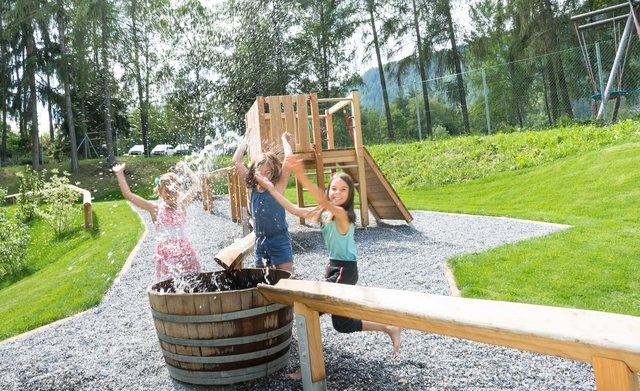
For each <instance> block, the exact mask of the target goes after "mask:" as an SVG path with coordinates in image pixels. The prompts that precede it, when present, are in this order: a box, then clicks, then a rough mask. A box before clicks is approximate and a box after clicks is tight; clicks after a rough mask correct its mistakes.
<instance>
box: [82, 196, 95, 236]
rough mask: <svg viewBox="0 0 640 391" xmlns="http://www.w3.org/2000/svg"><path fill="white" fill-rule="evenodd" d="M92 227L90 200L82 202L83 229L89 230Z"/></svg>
mask: <svg viewBox="0 0 640 391" xmlns="http://www.w3.org/2000/svg"><path fill="white" fill-rule="evenodd" d="M92 229H93V207H92V206H91V202H85V203H84V230H85V231H91V230H92Z"/></svg>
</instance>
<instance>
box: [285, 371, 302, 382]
mask: <svg viewBox="0 0 640 391" xmlns="http://www.w3.org/2000/svg"><path fill="white" fill-rule="evenodd" d="M287 377H288V378H289V379H291V380H302V371H300V368H298V369H296V371H295V372H293V373H287Z"/></svg>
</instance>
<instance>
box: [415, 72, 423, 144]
mask: <svg viewBox="0 0 640 391" xmlns="http://www.w3.org/2000/svg"><path fill="white" fill-rule="evenodd" d="M413 97H414V98H415V99H416V116H417V117H418V139H419V140H420V141H422V123H421V122H420V108H419V107H418V89H417V88H416V80H415V79H413Z"/></svg>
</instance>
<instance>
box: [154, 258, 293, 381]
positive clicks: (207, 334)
mask: <svg viewBox="0 0 640 391" xmlns="http://www.w3.org/2000/svg"><path fill="white" fill-rule="evenodd" d="M265 270H267V269H241V270H238V271H235V272H234V273H236V277H237V278H239V280H240V281H242V282H243V285H242V286H241V288H244V289H235V287H233V286H231V287H228V286H226V287H223V288H222V289H231V290H222V291H221V290H220V289H221V288H220V287H217V286H215V285H216V284H218V285H220V281H221V280H226V276H225V273H227V272H226V271H220V272H209V273H201V274H199V275H198V276H197V278H198V284H196V285H198V286H199V288H197V289H191V293H184V292H182V293H181V292H175V289H174V288H173V281H172V280H166V281H161V282H159V283H156V284H154V285H151V286H150V287H149V289H148V290H147V295H148V297H149V304H150V305H151V313H152V315H153V321H154V324H155V328H156V333H157V334H158V339H159V340H160V347H161V349H162V354H163V355H164V359H165V362H166V364H167V368H168V370H169V373H170V375H171V376H172V377H173V378H175V379H177V380H180V381H182V382H185V383H191V384H206V385H229V384H234V383H240V382H244V381H249V380H254V379H257V378H260V377H264V376H267V375H269V374H271V373H273V372H275V371H277V370H279V369H282V368H284V367H286V366H287V364H288V362H289V346H290V344H291V328H292V325H293V311H292V308H291V307H289V306H285V305H282V304H274V303H271V302H269V301H267V300H266V299H265V298H264V297H263V296H262V295H261V294H260V293H258V290H257V289H256V288H255V286H257V283H258V282H262V283H268V284H275V283H276V282H277V281H278V280H279V279H281V278H288V277H289V273H288V272H286V271H283V270H268V273H267V275H266V276H265ZM221 276H222V277H225V278H222V279H221V278H220V277H221ZM247 281H249V282H248V284H247ZM227 282H228V281H227ZM232 285H233V284H232ZM247 285H249V287H247Z"/></svg>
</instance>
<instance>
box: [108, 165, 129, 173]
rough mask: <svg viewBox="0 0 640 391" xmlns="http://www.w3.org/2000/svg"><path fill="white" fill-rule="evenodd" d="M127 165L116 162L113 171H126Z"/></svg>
mask: <svg viewBox="0 0 640 391" xmlns="http://www.w3.org/2000/svg"><path fill="white" fill-rule="evenodd" d="M125 166H126V163H122V164H115V165H114V166H113V167H111V171H113V172H114V173H115V174H117V173H119V172H124V168H125Z"/></svg>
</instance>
